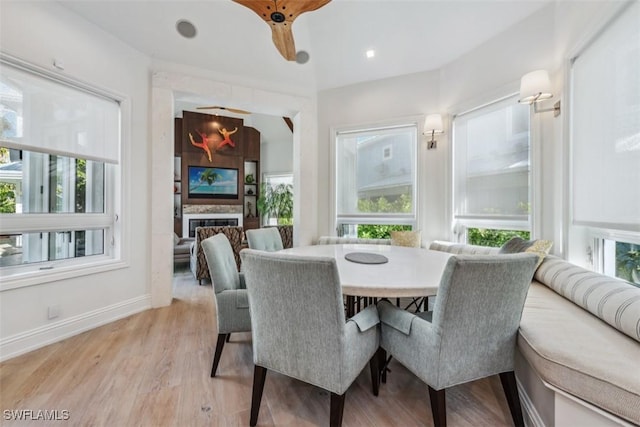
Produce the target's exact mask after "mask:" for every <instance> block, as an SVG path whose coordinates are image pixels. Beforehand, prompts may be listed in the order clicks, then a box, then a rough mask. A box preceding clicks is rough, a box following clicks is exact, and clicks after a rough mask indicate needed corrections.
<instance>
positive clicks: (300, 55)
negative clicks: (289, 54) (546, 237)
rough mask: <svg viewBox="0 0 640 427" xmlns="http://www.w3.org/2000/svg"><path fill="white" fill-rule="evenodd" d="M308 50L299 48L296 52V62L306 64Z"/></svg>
mask: <svg viewBox="0 0 640 427" xmlns="http://www.w3.org/2000/svg"><path fill="white" fill-rule="evenodd" d="M309 58H310V56H309V52H307V51H306V50H299V51H298V52H297V53H296V62H297V63H298V64H306V63H307V62H309Z"/></svg>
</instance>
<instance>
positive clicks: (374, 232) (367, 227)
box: [358, 224, 411, 239]
mask: <svg viewBox="0 0 640 427" xmlns="http://www.w3.org/2000/svg"><path fill="white" fill-rule="evenodd" d="M404 230H407V231H409V230H411V226H410V225H374V224H364V225H363V224H359V225H358V238H360V239H390V238H391V232H392V231H404Z"/></svg>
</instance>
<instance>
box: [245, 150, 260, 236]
mask: <svg viewBox="0 0 640 427" xmlns="http://www.w3.org/2000/svg"><path fill="white" fill-rule="evenodd" d="M258 176H259V175H258V161H256V160H245V162H244V185H243V188H244V193H243V203H242V204H243V206H244V208H243V210H244V220H243V222H244V229H245V230H251V229H253V228H259V227H260V217H259V216H258V209H257V201H258V192H259V191H260V185H259V182H258Z"/></svg>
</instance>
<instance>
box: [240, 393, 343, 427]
mask: <svg viewBox="0 0 640 427" xmlns="http://www.w3.org/2000/svg"><path fill="white" fill-rule="evenodd" d="M346 395H347V393H346V392H345V393H342V394H335V393H331V407H330V410H329V412H330V413H331V414H330V416H329V425H330V426H331V427H340V426H341V425H342V414H343V413H344V398H345V396H346ZM253 425H255V424H252V426H253Z"/></svg>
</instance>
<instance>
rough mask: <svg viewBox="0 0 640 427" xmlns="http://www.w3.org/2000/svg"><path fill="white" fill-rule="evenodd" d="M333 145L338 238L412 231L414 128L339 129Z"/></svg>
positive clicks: (400, 126)
mask: <svg viewBox="0 0 640 427" xmlns="http://www.w3.org/2000/svg"><path fill="white" fill-rule="evenodd" d="M335 144H336V145H335V187H336V190H335V201H336V228H337V230H338V235H340V236H353V237H387V236H388V234H389V231H391V230H392V229H411V228H413V227H415V224H416V208H415V203H414V201H415V200H416V194H417V190H416V152H417V124H416V123H408V124H397V125H394V126H387V127H379V128H368V129H356V130H344V131H338V132H337V133H336V139H335Z"/></svg>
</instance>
